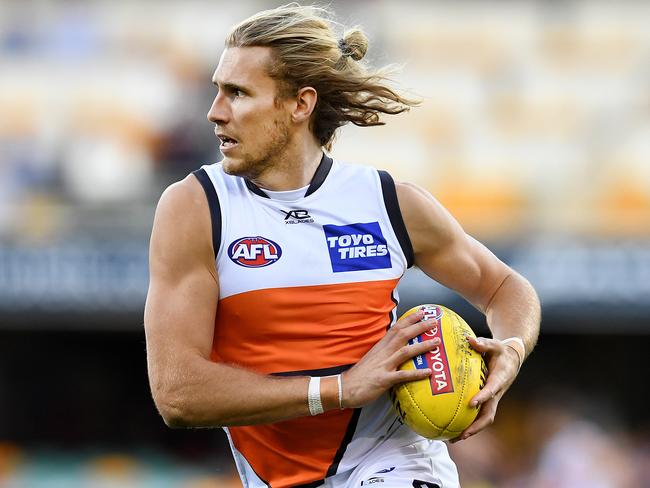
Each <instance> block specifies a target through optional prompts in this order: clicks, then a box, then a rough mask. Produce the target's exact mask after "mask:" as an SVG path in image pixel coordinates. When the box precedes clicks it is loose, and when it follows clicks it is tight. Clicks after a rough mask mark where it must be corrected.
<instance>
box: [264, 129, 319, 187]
mask: <svg viewBox="0 0 650 488" xmlns="http://www.w3.org/2000/svg"><path fill="white" fill-rule="evenodd" d="M322 157H323V150H322V149H321V147H320V146H319V145H318V144H317V143H316V141H315V140H313V141H312V140H307V141H305V142H304V143H303V144H296V145H294V144H291V143H290V144H288V146H287V149H286V151H283V153H282V154H281V155H278V157H277V159H276V162H275V163H274V164H271V165H270V166H269V168H268V169H267V170H266V171H264V172H263V173H262V174H260V175H259V176H258V177H256V178H251V181H252V182H253V183H255V184H256V185H257V186H259V187H260V188H266V189H268V190H272V191H287V190H295V189H297V188H302V187H304V186H307V185H309V183H310V182H311V180H312V178H313V177H314V173H315V172H316V169H317V168H318V165H319V163H320V161H321V159H322Z"/></svg>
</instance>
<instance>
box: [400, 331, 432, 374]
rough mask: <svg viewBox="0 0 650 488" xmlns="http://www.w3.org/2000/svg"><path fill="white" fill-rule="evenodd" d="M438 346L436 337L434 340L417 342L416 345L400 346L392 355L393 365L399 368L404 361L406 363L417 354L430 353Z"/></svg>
mask: <svg viewBox="0 0 650 488" xmlns="http://www.w3.org/2000/svg"><path fill="white" fill-rule="evenodd" d="M438 345H440V339H439V338H438V337H436V338H435V339H429V340H427V341H423V342H418V343H416V344H412V345H408V346H402V347H401V348H399V349H398V350H397V351H396V352H395V354H394V355H393V364H394V365H395V367H396V368H398V367H399V366H401V365H402V364H403V363H404V362H405V361H408V360H409V359H411V358H414V357H415V356H418V355H419V354H424V353H426V352H428V351H431V350H433V349H435V348H436V347H438Z"/></svg>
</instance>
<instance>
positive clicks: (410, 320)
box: [392, 310, 424, 329]
mask: <svg viewBox="0 0 650 488" xmlns="http://www.w3.org/2000/svg"><path fill="white" fill-rule="evenodd" d="M423 317H424V311H423V310H418V311H417V312H415V313H412V314H411V315H407V316H406V317H402V318H401V319H399V320H398V321H397V322H396V323H395V325H394V326H393V327H392V328H393V329H403V328H405V327H408V326H409V325H413V324H417V323H418V322H419V321H420V320H422V318H423Z"/></svg>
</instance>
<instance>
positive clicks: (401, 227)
mask: <svg viewBox="0 0 650 488" xmlns="http://www.w3.org/2000/svg"><path fill="white" fill-rule="evenodd" d="M378 173H379V180H380V181H381V193H382V195H383V196H384V205H385V206H386V212H388V218H389V219H390V224H391V225H392V226H393V231H395V235H396V236H397V240H398V241H399V245H400V247H401V248H402V252H403V253H404V256H405V257H406V266H407V268H410V267H411V266H413V262H414V261H415V257H414V255H413V245H412V244H411V239H410V237H409V234H408V232H407V231H406V225H405V224H404V219H403V218H402V211H401V210H400V208H399V202H398V200H397V189H396V188H395V182H394V181H393V177H392V176H391V175H390V174H389V173H388V172H386V171H382V170H378Z"/></svg>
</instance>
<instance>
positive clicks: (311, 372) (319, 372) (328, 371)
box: [271, 364, 354, 376]
mask: <svg viewBox="0 0 650 488" xmlns="http://www.w3.org/2000/svg"><path fill="white" fill-rule="evenodd" d="M352 366H354V364H344V365H342V366H332V367H331V368H321V369H305V370H303V371H283V372H281V373H271V375H272V376H332V375H335V374H341V373H342V372H343V371H347V370H348V369H350V368H351V367H352Z"/></svg>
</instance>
